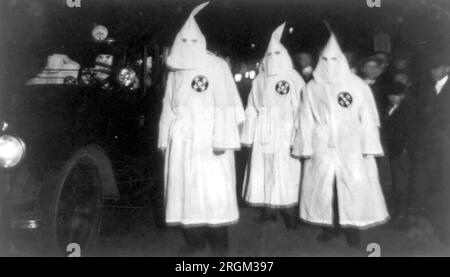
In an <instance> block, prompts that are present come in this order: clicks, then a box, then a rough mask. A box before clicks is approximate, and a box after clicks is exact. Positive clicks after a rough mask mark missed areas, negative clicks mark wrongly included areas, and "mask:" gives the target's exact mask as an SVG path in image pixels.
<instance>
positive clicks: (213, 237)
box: [208, 226, 229, 257]
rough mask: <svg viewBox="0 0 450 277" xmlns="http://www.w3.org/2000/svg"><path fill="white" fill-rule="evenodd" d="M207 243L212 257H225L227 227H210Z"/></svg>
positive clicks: (227, 248) (226, 250)
mask: <svg viewBox="0 0 450 277" xmlns="http://www.w3.org/2000/svg"><path fill="white" fill-rule="evenodd" d="M208 241H209V246H210V247H211V252H212V254H213V256H216V257H225V256H227V255H228V250H229V242H228V227H226V226H223V227H211V228H209V230H208Z"/></svg>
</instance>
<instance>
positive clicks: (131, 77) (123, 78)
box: [118, 68, 136, 87]
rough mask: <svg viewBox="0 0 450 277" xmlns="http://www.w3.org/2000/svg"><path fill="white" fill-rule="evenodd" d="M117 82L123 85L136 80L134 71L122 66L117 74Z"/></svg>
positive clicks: (128, 84)
mask: <svg viewBox="0 0 450 277" xmlns="http://www.w3.org/2000/svg"><path fill="white" fill-rule="evenodd" d="M118 80H119V83H120V84H121V85H123V86H126V87H128V86H130V85H131V84H133V83H134V82H135V80H136V72H134V70H132V69H130V68H122V69H121V70H120V72H119V76H118Z"/></svg>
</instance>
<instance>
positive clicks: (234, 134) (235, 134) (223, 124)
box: [212, 61, 245, 150]
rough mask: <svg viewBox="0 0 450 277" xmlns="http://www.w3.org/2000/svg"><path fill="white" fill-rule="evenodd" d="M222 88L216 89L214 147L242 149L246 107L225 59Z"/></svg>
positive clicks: (221, 68)
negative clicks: (241, 132) (241, 133)
mask: <svg viewBox="0 0 450 277" xmlns="http://www.w3.org/2000/svg"><path fill="white" fill-rule="evenodd" d="M218 69H219V72H217V74H221V76H219V77H220V78H221V79H222V82H223V83H222V87H221V89H217V90H215V91H214V130H213V141H212V147H213V148H214V149H218V150H232V149H234V150H236V149H240V147H241V142H240V135H239V125H240V124H241V123H242V122H244V120H245V113H244V108H243V107H242V101H241V98H240V96H239V93H238V90H237V88H236V84H235V83H234V80H233V76H232V75H231V72H230V69H229V67H228V65H227V64H226V63H225V61H221V63H220V64H219V68H218Z"/></svg>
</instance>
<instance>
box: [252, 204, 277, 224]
mask: <svg viewBox="0 0 450 277" xmlns="http://www.w3.org/2000/svg"><path fill="white" fill-rule="evenodd" d="M260 211H261V214H260V215H259V216H258V217H255V218H253V221H254V222H257V223H259V222H264V221H268V220H276V219H277V211H276V210H275V209H272V208H269V207H262V208H260Z"/></svg>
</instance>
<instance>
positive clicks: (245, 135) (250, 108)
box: [241, 83, 258, 145]
mask: <svg viewBox="0 0 450 277" xmlns="http://www.w3.org/2000/svg"><path fill="white" fill-rule="evenodd" d="M255 86H256V83H254V86H252V90H251V91H250V94H249V95H248V101H247V107H246V108H245V122H244V126H243V127H242V133H241V143H242V144H245V145H252V144H253V139H254V136H255V128H256V120H257V118H258V112H257V111H256V106H255V101H254V100H253V98H254V93H253V91H254V89H255Z"/></svg>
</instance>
